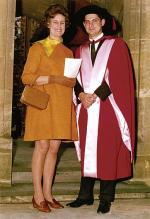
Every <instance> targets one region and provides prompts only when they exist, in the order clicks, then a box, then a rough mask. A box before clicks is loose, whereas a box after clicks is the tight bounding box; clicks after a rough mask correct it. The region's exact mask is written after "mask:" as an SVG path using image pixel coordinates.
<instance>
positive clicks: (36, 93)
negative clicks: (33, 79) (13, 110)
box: [20, 85, 49, 110]
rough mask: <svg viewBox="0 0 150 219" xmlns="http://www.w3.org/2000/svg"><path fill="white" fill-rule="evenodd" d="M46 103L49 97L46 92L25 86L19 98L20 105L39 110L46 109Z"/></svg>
mask: <svg viewBox="0 0 150 219" xmlns="http://www.w3.org/2000/svg"><path fill="white" fill-rule="evenodd" d="M48 101H49V95H48V94H47V93H46V92H44V91H41V90H38V89H37V88H35V87H33V86H29V85H26V86H25V88H24V90H23V92H22V95H21V98H20V102H21V103H23V104H25V105H27V106H33V107H35V108H37V109H40V110H43V109H46V107H47V105H48Z"/></svg>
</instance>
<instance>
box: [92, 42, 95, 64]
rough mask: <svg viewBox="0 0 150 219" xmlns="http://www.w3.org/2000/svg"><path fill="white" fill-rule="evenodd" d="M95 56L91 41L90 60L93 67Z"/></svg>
mask: <svg viewBox="0 0 150 219" xmlns="http://www.w3.org/2000/svg"><path fill="white" fill-rule="evenodd" d="M95 56H96V51H95V42H94V40H93V41H92V43H91V60H92V64H93V65H94V61H95Z"/></svg>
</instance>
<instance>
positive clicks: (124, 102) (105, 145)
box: [75, 38, 135, 180]
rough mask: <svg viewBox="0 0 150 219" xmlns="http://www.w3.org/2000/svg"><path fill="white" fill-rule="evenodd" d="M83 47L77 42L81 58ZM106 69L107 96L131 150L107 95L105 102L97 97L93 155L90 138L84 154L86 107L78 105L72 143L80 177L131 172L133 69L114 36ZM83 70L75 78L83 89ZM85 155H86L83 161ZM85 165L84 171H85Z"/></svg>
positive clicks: (108, 176)
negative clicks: (122, 125)
mask: <svg viewBox="0 0 150 219" xmlns="http://www.w3.org/2000/svg"><path fill="white" fill-rule="evenodd" d="M110 39H111V38H110ZM108 40H109V39H108ZM87 46H88V45H87V43H85V44H84V45H81V47H80V48H78V49H77V51H76V57H81V51H84V49H86V51H88V50H87ZM104 52H105V51H104ZM89 53H90V51H89ZM87 56H88V54H87ZM81 58H83V59H84V58H85V59H86V57H83V54H82V57H81ZM102 59H103V56H102ZM95 62H97V65H98V62H99V60H96V61H95ZM99 67H101V65H99ZM85 68H86V65H85ZM106 68H107V69H108V70H109V79H108V83H109V87H110V90H111V92H112V95H110V96H112V97H111V98H113V100H114V101H115V103H116V105H117V107H118V108H119V110H120V112H121V113H122V115H123V118H124V120H125V122H126V125H127V129H128V132H129V138H130V144H131V145H130V146H131V150H129V149H128V148H127V146H126V145H125V143H124V141H123V137H122V134H121V128H120V126H119V122H118V119H117V116H116V113H115V110H114V108H113V106H112V103H111V98H110V96H109V97H108V98H107V99H106V100H105V101H101V100H100V99H99V104H100V110H99V113H98V117H97V120H98V128H97V132H98V134H97V139H96V142H97V143H96V144H97V145H96V153H95V155H93V154H94V153H93V149H92V141H91V149H90V150H91V151H90V150H89V149H88V150H87V151H88V152H86V153H85V151H86V147H87V146H86V141H87V123H88V122H89V118H88V112H87V110H86V109H84V107H83V106H82V104H81V106H80V109H79V112H78V114H79V115H78V117H77V120H78V128H79V139H80V141H78V142H76V143H77V144H76V143H75V145H77V147H76V149H77V154H78V157H79V159H81V169H82V176H89V177H94V178H99V179H102V180H116V179H120V178H125V177H129V176H131V174H132V170H131V163H132V160H133V156H134V138H135V109H134V107H135V106H134V82H133V72H132V65H131V60H130V56H129V52H128V48H127V46H126V44H125V42H124V41H123V40H122V39H121V38H115V39H114V43H113V45H112V48H111V50H110V53H109V56H108V60H107V64H106ZM83 73H84V74H86V71H85V72H84V71H83V69H82V68H81V71H80V80H79V81H80V85H81V86H82V87H83V89H84V84H83V82H82V77H83ZM87 76H88V75H87ZM97 76H98V75H97ZM84 77H85V76H84ZM88 77H89V76H88ZM103 80H104V78H103ZM99 85H100V84H99ZM86 86H87V84H86ZM93 116H94V113H93ZM95 121H96V120H95ZM91 122H93V123H94V119H93V121H92V120H91ZM93 127H94V126H93ZM92 132H93V134H94V128H93V130H92V131H91V135H92ZM78 146H79V147H78ZM86 154H88V156H89V158H87V160H86V156H87V155H86ZM91 156H94V159H95V160H94V159H93V158H91ZM90 159H91V160H92V162H91V161H90ZM85 160H86V164H85ZM93 160H94V161H93ZM94 162H95V163H94ZM93 163H94V165H95V166H96V167H95V172H94V173H90V168H89V167H90V166H91V165H93ZM85 165H86V168H87V171H85ZM88 168H89V170H88Z"/></svg>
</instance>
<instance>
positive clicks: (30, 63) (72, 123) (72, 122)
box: [22, 42, 77, 141]
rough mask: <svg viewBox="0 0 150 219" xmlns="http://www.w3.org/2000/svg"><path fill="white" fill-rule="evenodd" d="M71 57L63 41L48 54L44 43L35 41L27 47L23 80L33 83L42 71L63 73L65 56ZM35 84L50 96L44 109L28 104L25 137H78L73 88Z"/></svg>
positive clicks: (75, 138)
mask: <svg viewBox="0 0 150 219" xmlns="http://www.w3.org/2000/svg"><path fill="white" fill-rule="evenodd" d="M72 57H73V55H72V51H71V50H70V49H68V48H67V47H65V46H64V45H63V44H62V43H60V44H58V45H56V46H55V48H54V50H53V52H52V54H51V55H50V56H47V54H46V52H45V49H44V47H43V45H42V44H41V43H40V42H37V43H35V44H33V46H32V47H31V48H30V50H29V54H28V57H27V61H26V64H25V66H24V71H23V74H22V82H23V83H24V84H34V82H35V81H36V79H37V77H39V76H42V75H44V76H48V75H63V72H64V62H65V58H72ZM35 87H37V88H38V89H40V90H43V87H44V89H45V90H46V92H47V93H48V94H49V95H50V100H49V103H48V106H47V108H46V109H45V110H39V109H36V108H34V107H31V106H27V110H26V118H25V135H24V140H27V141H34V140H42V139H43V140H45V139H62V140H77V128H76V118H75V107H74V104H73V102H72V99H73V98H72V93H73V90H72V88H70V87H66V86H63V85H59V84H55V83H53V84H46V85H44V86H43V85H40V86H39V85H35ZM37 98H38V97H37Z"/></svg>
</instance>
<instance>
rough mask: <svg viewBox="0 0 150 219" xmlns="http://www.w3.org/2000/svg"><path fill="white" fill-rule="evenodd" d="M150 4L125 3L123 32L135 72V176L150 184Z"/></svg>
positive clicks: (138, 0) (127, 0)
mask: <svg viewBox="0 0 150 219" xmlns="http://www.w3.org/2000/svg"><path fill="white" fill-rule="evenodd" d="M149 21H150V4H149V0H132V1H131V0H124V19H123V30H124V38H125V40H126V41H127V43H128V45H129V48H130V51H131V54H132V58H133V64H134V69H135V76H136V94H137V149H136V152H137V153H136V155H137V159H136V163H135V165H134V177H135V178H137V179H139V180H148V181H150V112H149V107H150V73H149V72H150V38H149V36H150V26H149Z"/></svg>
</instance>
